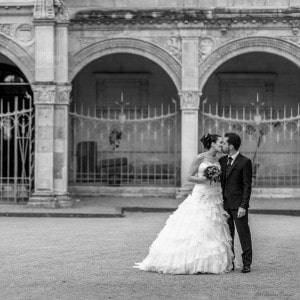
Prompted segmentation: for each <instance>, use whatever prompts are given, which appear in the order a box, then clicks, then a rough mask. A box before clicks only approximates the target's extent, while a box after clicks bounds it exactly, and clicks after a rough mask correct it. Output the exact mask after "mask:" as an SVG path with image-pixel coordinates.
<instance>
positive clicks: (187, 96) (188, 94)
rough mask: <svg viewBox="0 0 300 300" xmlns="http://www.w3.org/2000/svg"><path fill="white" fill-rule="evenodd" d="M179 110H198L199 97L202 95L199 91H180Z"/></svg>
mask: <svg viewBox="0 0 300 300" xmlns="http://www.w3.org/2000/svg"><path fill="white" fill-rule="evenodd" d="M178 95H179V97H180V109H190V110H191V109H192V110H198V109H199V107H200V97H201V95H202V93H201V92H199V91H180V92H179V93H178Z"/></svg>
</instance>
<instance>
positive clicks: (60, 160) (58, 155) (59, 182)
mask: <svg viewBox="0 0 300 300" xmlns="http://www.w3.org/2000/svg"><path fill="white" fill-rule="evenodd" d="M60 16H63V15H60ZM68 24H69V21H68V18H60V19H59V20H58V21H57V25H56V29H55V30H56V31H55V33H56V34H55V42H56V43H55V44H56V51H55V63H56V68H55V70H56V73H55V81H56V82H57V90H56V91H57V93H56V101H55V108H54V137H53V139H54V157H53V158H54V172H53V176H54V177H53V179H54V181H53V189H54V194H55V197H56V199H57V201H58V204H59V206H70V204H71V202H70V198H69V196H68V132H69V103H70V92H71V84H69V83H68Z"/></svg>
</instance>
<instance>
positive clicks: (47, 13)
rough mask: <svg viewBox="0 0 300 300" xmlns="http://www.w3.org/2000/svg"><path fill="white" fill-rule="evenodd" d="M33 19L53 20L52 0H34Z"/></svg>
mask: <svg viewBox="0 0 300 300" xmlns="http://www.w3.org/2000/svg"><path fill="white" fill-rule="evenodd" d="M33 18H34V19H35V20H54V19H55V12H54V3H53V0H35V4H34V12H33Z"/></svg>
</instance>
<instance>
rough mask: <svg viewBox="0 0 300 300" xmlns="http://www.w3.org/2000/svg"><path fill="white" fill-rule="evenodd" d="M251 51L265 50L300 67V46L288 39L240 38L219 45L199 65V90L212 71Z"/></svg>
mask: <svg viewBox="0 0 300 300" xmlns="http://www.w3.org/2000/svg"><path fill="white" fill-rule="evenodd" d="M251 52H265V53H271V54H276V55H279V56H282V57H284V58H286V59H288V60H289V61H291V62H293V63H294V64H295V65H297V66H298V67H299V68H300V48H299V47H298V46H297V45H295V44H293V43H291V42H288V41H285V40H282V39H279V38H270V37H265V36H259V37H247V38H241V39H237V40H234V41H230V42H229V43H227V44H225V45H223V46H221V47H220V48H218V49H216V50H215V51H214V52H212V53H211V54H210V55H209V56H208V57H207V58H206V59H205V60H204V61H203V62H202V63H201V64H200V65H199V74H203V75H202V76H200V78H199V90H200V91H202V89H203V88H204V85H205V83H206V82H207V80H208V78H209V77H210V76H211V75H212V73H213V72H214V71H215V70H216V69H217V68H218V67H220V66H221V65H222V64H223V63H225V62H226V61H228V60H229V59H231V58H233V57H236V56H238V55H241V54H246V53H251Z"/></svg>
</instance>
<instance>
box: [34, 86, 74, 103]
mask: <svg viewBox="0 0 300 300" xmlns="http://www.w3.org/2000/svg"><path fill="white" fill-rule="evenodd" d="M32 90H33V93H34V104H53V105H54V104H66V105H68V104H69V103H70V92H71V90H72V85H71V84H46V83H38V84H33V85H32Z"/></svg>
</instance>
